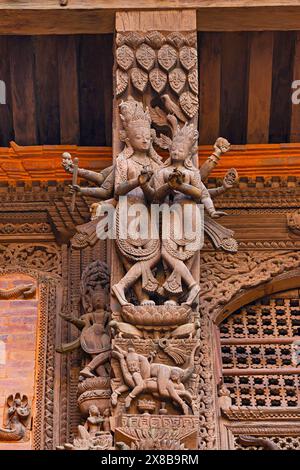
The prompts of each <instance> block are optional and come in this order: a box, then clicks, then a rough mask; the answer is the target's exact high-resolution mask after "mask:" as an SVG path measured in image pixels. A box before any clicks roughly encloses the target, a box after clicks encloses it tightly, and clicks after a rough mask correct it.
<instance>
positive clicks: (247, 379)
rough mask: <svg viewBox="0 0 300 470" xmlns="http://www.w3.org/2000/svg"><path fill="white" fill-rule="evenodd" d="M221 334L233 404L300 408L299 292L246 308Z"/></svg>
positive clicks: (226, 323)
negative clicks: (299, 352)
mask: <svg viewBox="0 0 300 470" xmlns="http://www.w3.org/2000/svg"><path fill="white" fill-rule="evenodd" d="M219 329H220V341H221V355H222V369H223V379H224V383H225V385H226V387H227V388H228V390H229V391H230V395H231V398H232V404H233V405H236V406H239V407H245V406H250V407H253V406H255V407H256V406H260V407H298V406H300V364H299V361H297V354H296V353H295V347H296V346H297V342H299V339H300V303H299V296H298V292H297V291H290V292H285V293H282V294H277V295H274V296H272V297H268V298H264V299H261V300H259V301H256V302H253V303H251V304H249V305H247V306H245V307H242V308H241V309H239V310H238V311H237V312H235V313H233V314H232V315H230V316H229V317H228V318H226V319H225V320H224V321H223V322H222V323H221V324H220V326H219ZM295 345H296V346H295Z"/></svg>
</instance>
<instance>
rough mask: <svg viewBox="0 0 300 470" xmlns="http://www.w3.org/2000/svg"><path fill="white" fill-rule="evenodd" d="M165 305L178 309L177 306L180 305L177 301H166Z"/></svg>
mask: <svg viewBox="0 0 300 470" xmlns="http://www.w3.org/2000/svg"><path fill="white" fill-rule="evenodd" d="M164 305H171V306H172V307H176V305H178V303H177V302H176V301H175V300H166V301H165V302H164Z"/></svg>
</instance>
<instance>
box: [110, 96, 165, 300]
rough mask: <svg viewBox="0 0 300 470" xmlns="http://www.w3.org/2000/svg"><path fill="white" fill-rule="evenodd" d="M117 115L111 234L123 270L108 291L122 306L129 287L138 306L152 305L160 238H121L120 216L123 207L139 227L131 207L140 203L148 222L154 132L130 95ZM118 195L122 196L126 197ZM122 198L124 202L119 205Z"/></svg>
mask: <svg viewBox="0 0 300 470" xmlns="http://www.w3.org/2000/svg"><path fill="white" fill-rule="evenodd" d="M120 116H121V120H122V123H123V128H124V130H123V131H121V139H122V140H123V141H124V142H125V148H124V150H123V151H122V152H121V153H120V154H119V155H118V157H117V159H116V163H115V197H119V202H118V205H117V210H116V226H115V228H116V233H115V236H116V245H117V249H118V253H119V257H120V259H121V261H122V263H123V266H124V268H125V270H126V271H127V272H126V274H125V276H124V277H123V278H122V279H121V280H120V281H119V282H118V283H117V284H115V285H114V286H112V291H113V294H114V295H115V297H116V298H117V299H118V301H119V303H120V304H121V305H126V304H128V303H129V302H128V300H127V299H126V295H125V293H126V290H128V289H129V288H130V287H131V286H132V287H133V289H134V291H135V294H136V297H137V299H138V301H139V302H140V304H141V305H147V304H148V305H151V304H152V305H153V304H154V303H155V302H154V301H152V300H150V299H149V294H151V293H154V292H155V291H156V289H157V287H158V281H157V280H156V279H155V278H154V276H153V274H152V271H151V269H152V268H153V267H154V266H155V265H156V264H157V263H158V261H159V258H160V241H159V239H158V237H157V238H156V239H151V235H150V234H149V232H147V233H146V234H145V233H144V234H142V236H139V234H137V236H135V234H131V233H127V234H126V237H124V236H123V235H122V230H123V228H124V227H123V228H122V223H121V217H122V218H123V216H124V215H125V214H124V209H123V207H125V211H126V215H127V221H128V222H129V221H130V222H129V225H130V226H136V227H137V229H141V228H142V227H139V222H140V214H139V213H138V214H136V215H134V211H131V208H132V206H133V205H134V204H136V205H137V206H136V207H138V205H140V206H139V207H142V209H146V210H147V211H148V219H147V220H148V221H149V218H150V214H149V212H150V208H149V204H148V203H149V201H148V194H147V191H146V190H145V188H146V184H147V182H148V181H149V180H150V179H151V177H152V175H153V173H154V172H156V171H157V170H158V169H159V168H160V167H161V166H162V163H161V159H160V157H159V155H158V154H157V153H156V152H155V150H154V148H153V145H152V142H153V139H154V137H155V132H154V131H152V130H151V118H150V115H149V112H148V109H146V110H144V108H143V105H142V103H140V102H137V101H135V100H134V99H132V98H131V99H129V100H128V101H126V102H122V103H121V104H120ZM121 196H126V199H125V198H121ZM121 201H122V203H121ZM124 201H125V204H124V205H122V204H123V202H124ZM131 213H132V214H131ZM123 220H124V219H123ZM127 225H128V224H127ZM149 225H150V224H148V227H149Z"/></svg>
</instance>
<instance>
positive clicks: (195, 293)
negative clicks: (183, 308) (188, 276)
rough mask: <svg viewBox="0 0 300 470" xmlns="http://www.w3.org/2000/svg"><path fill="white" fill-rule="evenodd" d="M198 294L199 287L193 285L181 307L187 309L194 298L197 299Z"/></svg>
mask: <svg viewBox="0 0 300 470" xmlns="http://www.w3.org/2000/svg"><path fill="white" fill-rule="evenodd" d="M199 293H200V286H199V285H198V284H195V285H194V286H193V287H192V288H191V290H190V292H189V295H188V298H187V299H186V301H185V302H184V303H183V305H188V306H189V307H190V306H191V305H192V303H193V302H194V301H195V300H196V298H197V297H198V295H199Z"/></svg>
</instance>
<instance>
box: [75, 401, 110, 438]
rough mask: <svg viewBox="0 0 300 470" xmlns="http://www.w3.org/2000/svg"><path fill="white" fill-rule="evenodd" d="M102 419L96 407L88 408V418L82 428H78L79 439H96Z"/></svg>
mask: <svg viewBox="0 0 300 470" xmlns="http://www.w3.org/2000/svg"><path fill="white" fill-rule="evenodd" d="M103 422H104V418H103V417H102V416H101V413H100V411H99V409H98V407H97V406H96V405H91V406H90V407H89V416H88V418H87V420H86V422H85V423H84V426H81V425H80V426H78V433H79V436H80V437H81V439H89V438H93V437H96V436H97V435H98V434H100V432H101V428H102V425H103Z"/></svg>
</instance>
